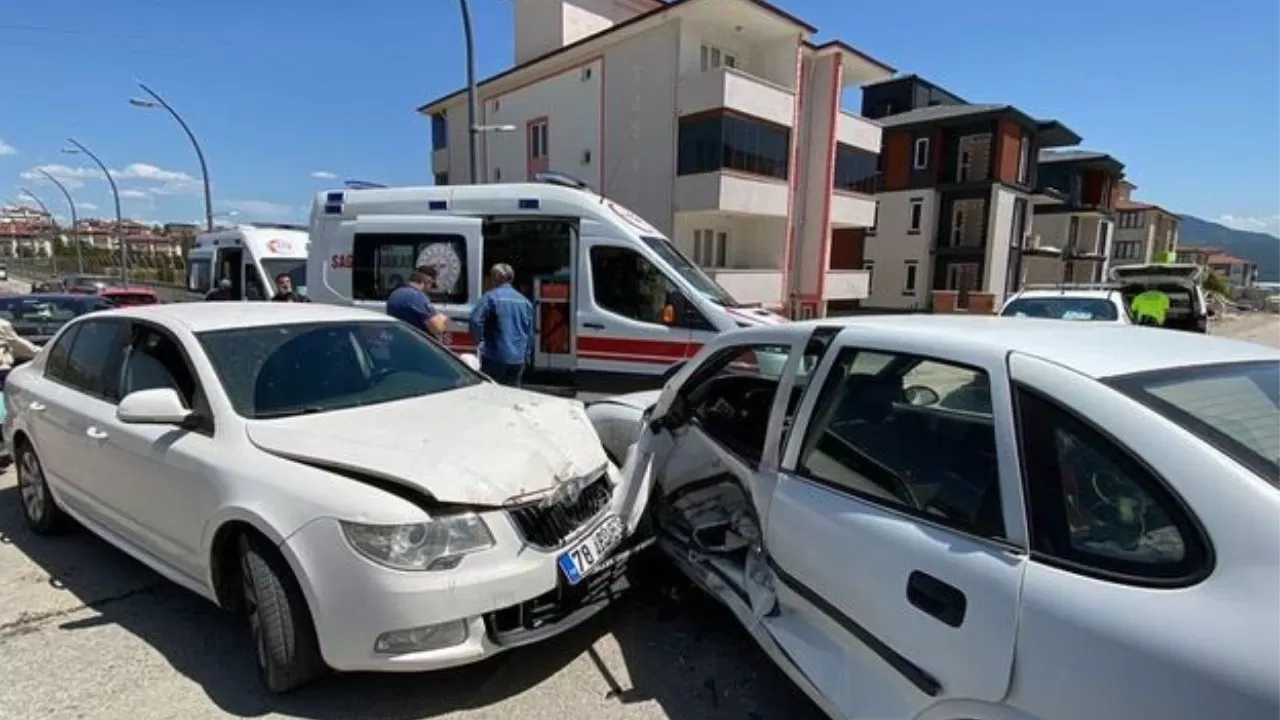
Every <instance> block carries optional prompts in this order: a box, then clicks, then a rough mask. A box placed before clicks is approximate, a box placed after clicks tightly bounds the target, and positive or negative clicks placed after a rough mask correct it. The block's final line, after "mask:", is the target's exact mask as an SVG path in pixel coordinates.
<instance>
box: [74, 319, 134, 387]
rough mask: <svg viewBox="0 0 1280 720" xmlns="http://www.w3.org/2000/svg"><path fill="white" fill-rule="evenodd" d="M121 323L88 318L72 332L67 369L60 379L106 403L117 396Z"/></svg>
mask: <svg viewBox="0 0 1280 720" xmlns="http://www.w3.org/2000/svg"><path fill="white" fill-rule="evenodd" d="M120 329H121V323H118V322H113V321H109V320H88V321H86V322H85V323H84V324H83V325H81V326H80V331H79V332H78V333H76V336H75V344H73V345H72V346H71V355H70V356H69V357H68V358H67V371H66V374H65V375H64V376H62V377H61V378H60V379H61V380H63V381H64V382H66V383H67V384H68V385H71V386H72V387H74V388H76V389H77V390H80V391H83V392H85V393H87V394H89V395H93V396H96V397H99V398H101V399H103V400H107V401H109V402H115V401H116V400H118V399H119V398H120V394H119V382H118V381H119V377H120V365H119V363H120V351H121V350H122V349H123V348H122V346H121V340H120Z"/></svg>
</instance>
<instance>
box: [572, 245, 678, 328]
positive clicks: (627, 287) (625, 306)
mask: <svg viewBox="0 0 1280 720" xmlns="http://www.w3.org/2000/svg"><path fill="white" fill-rule="evenodd" d="M591 288H592V296H593V297H594V298H595V301H596V305H599V306H600V308H601V309H603V310H607V311H609V312H611V313H616V314H618V315H621V316H622V317H625V318H628V319H630V320H635V321H638V322H643V323H653V324H655V325H661V324H662V309H663V307H664V306H666V304H667V303H668V302H673V298H674V296H676V295H677V291H676V290H675V288H672V287H671V284H670V283H669V282H667V278H666V276H664V275H663V274H662V271H661V270H659V269H658V268H657V267H655V266H654V265H653V263H651V262H649V261H648V260H646V259H645V258H644V256H643V255H641V254H640V253H638V252H636V251H634V250H632V249H630V248H624V247H610V246H596V247H593V248H591Z"/></svg>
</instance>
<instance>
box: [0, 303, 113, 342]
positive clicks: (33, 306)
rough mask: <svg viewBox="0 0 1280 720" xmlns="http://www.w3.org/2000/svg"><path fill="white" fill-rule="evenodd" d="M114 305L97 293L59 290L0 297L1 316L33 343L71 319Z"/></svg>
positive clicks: (55, 332) (44, 337)
mask: <svg viewBox="0 0 1280 720" xmlns="http://www.w3.org/2000/svg"><path fill="white" fill-rule="evenodd" d="M113 307H116V304H115V303H113V302H111V301H110V300H107V299H105V298H100V297H98V296H96V295H75V294H70V293H66V294H62V293H48V294H43V293H42V294H33V295H15V296H12V297H0V318H4V319H5V320H8V321H9V322H10V323H12V324H13V329H14V332H16V333H18V335H20V336H22V337H24V338H26V339H27V340H30V341H31V342H32V343H33V344H35V345H44V344H45V343H46V342H48V341H49V338H51V337H53V336H54V335H55V334H57V332H58V330H60V329H61V328H62V326H63V325H65V324H67V322H68V321H70V320H71V319H72V318H75V317H79V316H81V315H84V314H85V313H90V312H94V311H97V310H109V309H111V308H113Z"/></svg>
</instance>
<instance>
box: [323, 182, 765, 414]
mask: <svg viewBox="0 0 1280 720" xmlns="http://www.w3.org/2000/svg"><path fill="white" fill-rule="evenodd" d="M537 180H538V181H537V182H531V183H510V184H494V185H447V186H437V187H409V188H372V189H350V188H348V189H345V190H332V191H326V192H321V193H319V194H318V195H317V197H316V199H315V203H314V205H313V206H312V211H311V253H310V256H309V262H308V267H307V274H308V277H309V278H310V281H311V284H310V287H309V294H310V297H311V299H312V300H313V301H315V302H327V303H343V304H355V305H361V306H366V307H370V308H374V309H379V310H384V309H385V301H386V297H387V295H388V293H390V292H391V291H392V290H393V289H395V288H396V287H397V286H399V285H400V284H402V283H404V282H405V281H406V280H407V279H408V277H409V274H410V273H412V272H413V271H414V269H415V268H421V267H430V268H432V269H434V270H435V273H436V276H437V279H436V287H435V288H434V289H433V290H432V291H431V292H430V293H429V294H430V296H431V299H432V302H433V304H434V305H435V306H436V307H437V308H438V309H439V310H440V311H441V312H443V313H444V314H446V315H447V316H448V317H449V325H448V331H447V332H446V334H445V336H444V337H443V341H444V343H445V344H446V345H447V346H449V347H450V348H451V349H453V350H454V351H455V352H459V353H466V352H474V351H475V350H476V343H477V340H476V338H473V337H472V336H471V335H470V333H468V331H467V319H468V317H469V316H470V314H471V309H472V307H473V306H474V304H475V303H476V302H477V300H478V299H479V298H480V296H481V294H482V293H483V292H484V291H485V290H486V289H487V283H488V280H487V278H488V268H490V267H492V266H493V265H494V264H496V263H507V264H509V265H511V267H513V268H514V269H515V272H516V280H515V283H514V284H515V287H516V289H518V290H519V291H520V292H521V293H523V294H524V295H525V297H527V298H529V299H530V300H531V301H532V302H533V304H534V338H533V343H532V345H533V347H532V351H531V356H530V359H529V363H530V367H529V368H528V370H527V372H526V376H525V377H526V379H527V381H528V382H530V383H533V384H541V385H558V386H566V387H575V388H578V389H582V390H599V391H606V390H622V389H626V388H645V387H654V386H655V385H656V384H658V383H660V381H661V378H662V377H663V376H664V375H665V374H666V373H667V371H668V370H669V369H670V368H671V367H672V366H673V365H676V364H678V363H680V362H682V361H684V360H685V359H687V358H689V357H692V356H693V355H694V354H695V353H697V352H698V350H699V349H700V348H701V347H702V345H703V344H704V343H706V342H707V341H708V340H710V339H711V338H712V337H713V336H714V335H715V334H716V333H719V332H722V331H724V330H729V329H732V328H737V327H747V326H751V325H760V324H769V323H778V322H783V321H784V319H783V318H782V317H781V316H779V315H776V314H774V313H772V312H769V311H767V310H764V309H761V308H758V307H746V306H743V305H742V304H740V303H738V302H737V301H735V300H734V299H733V297H732V296H730V295H729V293H728V292H726V291H725V290H724V289H723V288H721V287H720V286H719V285H717V284H716V283H715V281H714V280H712V279H711V278H709V277H707V275H706V274H704V273H703V272H702V271H701V270H700V269H699V268H698V267H697V265H695V264H694V263H692V262H690V261H689V260H688V258H686V257H685V256H684V255H683V254H681V253H680V251H679V250H677V249H676V248H675V246H674V245H672V243H671V241H669V240H668V239H667V238H666V237H664V236H663V235H662V233H660V232H658V230H656V229H655V228H654V227H653V226H651V225H650V224H649V223H648V222H646V221H645V220H644V219H642V218H641V217H639V216H638V215H636V214H635V213H633V212H631V211H630V210H627V209H626V208H625V207H623V206H622V205H619V204H618V203H616V202H614V201H613V200H610V199H608V198H606V197H603V196H601V195H599V194H597V193H595V192H594V191H593V190H591V189H590V188H588V187H587V186H586V184H585V183H583V182H581V181H578V180H576V179H574V178H571V177H568V176H564V175H559V174H553V173H544V174H541V175H539V176H537Z"/></svg>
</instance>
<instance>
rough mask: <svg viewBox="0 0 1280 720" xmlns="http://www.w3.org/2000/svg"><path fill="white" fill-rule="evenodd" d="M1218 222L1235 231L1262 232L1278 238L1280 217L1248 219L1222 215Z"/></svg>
mask: <svg viewBox="0 0 1280 720" xmlns="http://www.w3.org/2000/svg"><path fill="white" fill-rule="evenodd" d="M1218 222H1219V223H1220V224H1222V225H1226V226H1227V227H1229V228H1234V229H1236V230H1249V231H1252V232H1264V233H1268V234H1270V235H1275V236H1277V237H1280V215H1271V216H1269V217H1249V216H1242V215H1222V216H1220V217H1219V218H1218Z"/></svg>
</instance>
